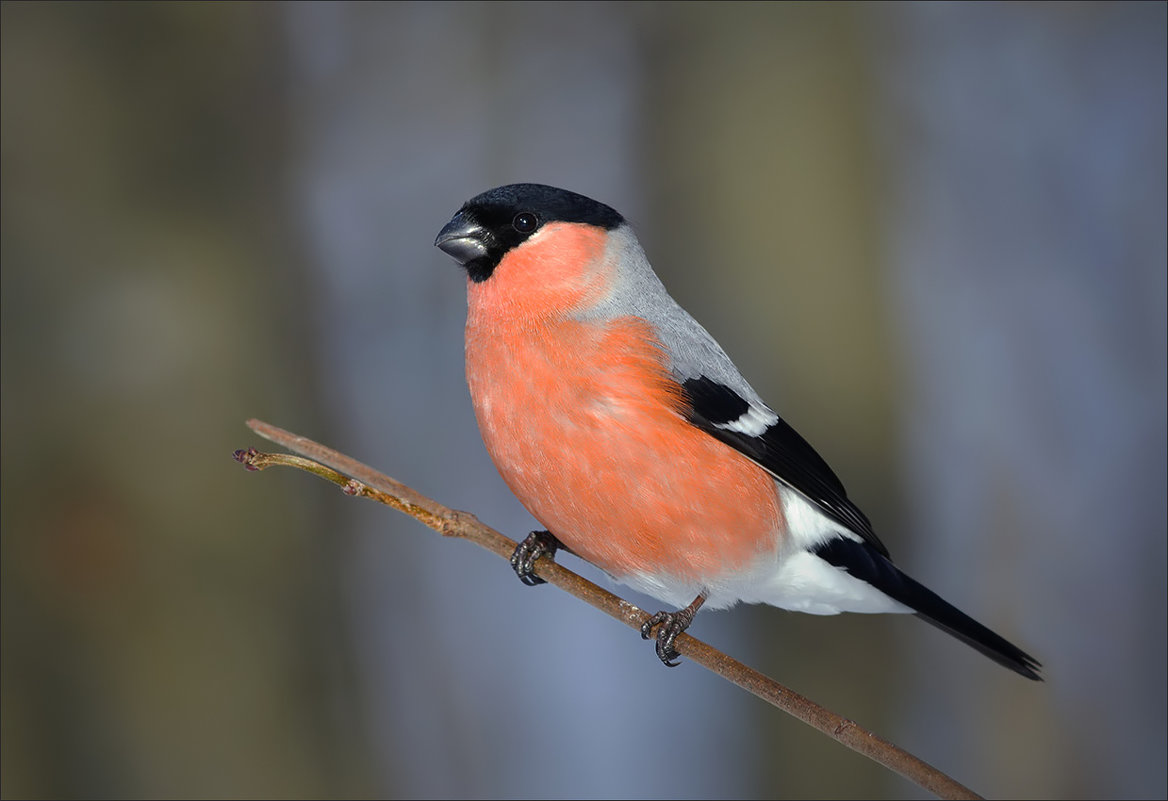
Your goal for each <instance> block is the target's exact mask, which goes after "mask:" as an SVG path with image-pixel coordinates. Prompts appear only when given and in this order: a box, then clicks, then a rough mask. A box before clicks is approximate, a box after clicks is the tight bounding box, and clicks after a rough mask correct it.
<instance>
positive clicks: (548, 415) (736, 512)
mask: <svg viewBox="0 0 1168 801" xmlns="http://www.w3.org/2000/svg"><path fill="white" fill-rule="evenodd" d="M662 363H663V359H662V354H661V351H660V348H659V346H658V345H657V344H656V343H655V342H654V341H653V338H652V333H651V331H650V329H649V328H648V326H647V325H646V324H645V323H644V322H643V321H640V320H638V319H636V318H631V317H626V318H620V319H618V320H615V321H611V320H610V321H604V322H595V323H593V322H581V321H576V320H563V319H561V320H556V321H554V322H551V323H545V322H540V323H531V322H526V323H517V322H513V321H510V320H509V321H506V322H504V323H502V324H501V323H500V322H499V321H498V319H497V318H496V319H479V316H478V315H476V313H475V309H474V308H473V304H472V308H471V313H470V315H469V316H468V319H467V329H466V374H467V383H468V384H469V386H470V393H471V398H472V400H473V402H474V407H475V414H476V416H477V418H478V423H479V428H480V430H481V431H482V435H483V440H484V442H485V443H486V446H487V450H488V452H489V453H490V454H491V458H492V459H493V460H494V462H495V465H496V466H497V467H498V469H499V472H500V473H501V474H502V476H503V479H504V480H505V481H506V482H507V485H508V486H509V487H510V488H511V490H512V492H514V493H515V495H516V496H517V497H518V498H519V500H520V501H521V502H522V503H523V505H524V506H526V507H527V509H528V510H529V511H530V512H531V513H532V514H533V515H534V516H535V517H536V519H538V520H539V521H540V523H542V524H543V525H544V526H546V527H547V528H548V529H549V530H550V531H551V532H552V533H553V534H555V535H556V536H557V537H558V538H559V539H560V540H561V541H562V542H563V543H564V544H565V545H567V546H568V547H569V548H570V549H571V550H572V551H574V552H575V553H576V554H577V555H579V556H580V557H582V558H584V559H586V560H588V561H589V562H591V563H593V564H595V565H596V566H598V567H600V568H601V569H603V570H605V571H606V572H608V573H609V574H611V575H613V576H615V577H617V578H620V577H622V576H628V575H631V574H636V573H640V574H645V575H651V576H659V577H662V578H673V579H677V580H680V581H684V582H687V583H699V584H700V583H704V582H708V581H713V580H716V579H718V578H719V577H722V576H727V575H729V574H731V573H732V572H734V571H737V570H740V569H743V568H745V567H746V566H748V565H749V564H750V563H751V562H752V561H753V560H755V559H756V558H757V557H760V556H763V555H764V554H768V553H773V552H774V551H775V550H776V548H777V547H778V542H779V537H780V534H779V532H780V531H781V530H782V525H783V520H782V512H781V506H780V501H779V497H778V493H777V490H776V488H775V484H774V481H773V479H772V478H771V477H770V476H769V475H768V474H767V473H766V472H765V471H763V470H762V469H761V468H759V467H758V466H757V465H755V464H754V463H752V462H751V461H750V460H748V459H747V458H746V457H744V456H742V455H741V454H739V453H737V452H736V451H734V450H733V449H731V448H729V447H727V446H726V445H724V444H722V443H721V442H719V441H718V440H716V439H714V438H713V437H711V436H709V435H708V434H705V433H704V432H702V431H701V430H699V429H697V428H695V427H694V426H692V425H690V424H689V423H688V422H686V420H685V419H684V417H683V416H682V412H681V398H680V394H679V388H678V387H677V385H676V383H674V382H673V381H671V380H670V378H669V376H668V374H667V373H666V371H665V370H664V368H663V366H662Z"/></svg>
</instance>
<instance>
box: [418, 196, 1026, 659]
mask: <svg viewBox="0 0 1168 801" xmlns="http://www.w3.org/2000/svg"><path fill="white" fill-rule="evenodd" d="M434 244H435V246H436V247H438V248H439V249H441V250H442V251H443V252H444V253H446V254H447V255H449V256H450V257H451V258H453V259H454V261H455V262H457V263H458V264H459V265H461V267H462V268H463V269H464V270H465V272H466V289H467V317H466V328H465V336H466V341H465V358H466V381H467V386H468V388H469V391H470V397H471V401H472V405H473V408H474V414H475V417H476V420H477V422H478V426H479V430H480V433H481V434H482V438H483V442H484V444H485V445H486V449H487V451H488V453H489V454H490V457H491V459H492V461H493V462H494V464H495V467H496V468H497V469H498V471H499V473H500V474H501V476H502V478H503V480H504V481H505V482H506V484H507V486H508V487H509V488H510V490H511V491H512V492H513V493H514V494H515V496H516V497H517V498H518V499H519V501H520V502H521V503H522V504H523V505H524V506H525V507H526V508H527V510H528V511H529V512H530V513H531V514H532V516H534V517H535V519H536V520H537V521H539V523H540V524H541V525H543V526H545V527H546V530H543V531H534V532H532V533H531V534H530V535H528V536H527V537H526V539H524V540H523V541H522V542H521V543H520V544H519V545H518V546H517V547H516V549H515V552H514V554H513V556H512V558H511V564H512V567H513V568H514V569H515V572H516V573H517V574H518V575H519V578H520V579H521V580H522V581H523V582H524V583H525V584H530V585H534V584H541V583H543V580H542V579H540V578H539V577H538V576H536V575H535V573H534V566H535V564H536V562H537V561H538V560H539V559H541V558H549V559H551V558H554V557H555V555H556V553H557V551H558V550H560V549H563V550H565V551H567V552H569V553H573V554H575V555H576V556H578V557H580V558H582V559H584V560H585V561H587V562H589V563H591V564H593V565H595V566H596V567H598V568H600V569H601V570H602V571H604V572H605V573H607V574H608V575H609V576H611V577H612V578H613V579H615V580H616V581H617V582H619V583H622V584H625V585H628V586H630V587H632V588H634V589H636V590H639V591H641V592H643V593H645V594H646V595H649V596H651V597H653V598H655V599H657V600H658V601H661V602H662V603H664V604H667V605H668V606H670V607H672V608H673V611H661V612H657V613H656V614H654V615H652V616H651V617H649V618H648V619H647V620H646V621H645V623H644V625H643V626H642V627H641V636H642V637H643V638H644V639H654V640H655V650H656V654H657V657H658V658H659V659H660V660H661V661H662V662H663V663H664V664H665V665H668V666H671V667H672V666H675V665H677V664H678V661H677V660H678V659H679V658H680V653H679V651H678V650H677V647H676V645H677V643H676V640H677V637H678V636H680V634H681V633H682V632H684V631H685V630H686V628H688V627H689V625H690V623H692V621H693V619H694V616H695V615H696V614H697V612H698V610H699V609H701V608H703V607H705V608H709V609H725V608H728V607H731V606H733V605H735V604H737V603H740V602H741V603H762V604H769V605H772V606H776V607H779V608H782V609H787V610H793V611H798V612H806V613H810V614H817V615H829V614H837V613H840V612H861V613H915V614H916V615H917V616H918V617H920V618H922V619H923V620H925V621H927V622H929V623H931V624H932V625H934V626H936V627H938V628H940V629H941V630H943V631H945V632H947V633H949V634H951V635H953V636H954V637H956V638H957V639H959V640H961V641H962V642H965V643H966V644H968V645H970V646H972V647H973V648H975V649H976V650H978V651H980V652H981V653H982V654H984V655H986V656H987V657H989V658H990V659H992V660H994V661H995V662H997V663H999V664H1001V665H1003V666H1005V667H1007V668H1009V669H1010V670H1013V671H1015V672H1016V673H1018V674H1020V675H1022V676H1025V677H1026V678H1028V679H1033V680H1039V681H1040V680H1042V677H1041V675H1040V673H1039V669H1040V668H1041V664H1040V663H1039V662H1038V661H1037V660H1036V659H1035V658H1034V657H1032V656H1030V655H1029V654H1027V653H1026V652H1024V651H1023V650H1021V649H1020V648H1018V647H1017V646H1016V645H1013V644H1012V643H1010V642H1008V641H1007V640H1006V639H1004V638H1003V637H1001V636H1000V635H998V634H996V633H994V632H993V631H991V630H990V629H988V628H987V627H986V626H984V625H982V624H981V623H978V622H977V621H975V620H974V619H973V618H971V617H969V616H968V615H966V614H965V613H964V612H961V611H960V610H958V609H957V608H956V607H954V606H953V605H951V604H950V603H948V602H947V601H945V600H943V599H942V598H941V597H940V596H939V595H937V594H936V593H934V592H933V591H932V590H929V589H928V588H926V587H925V586H924V585H922V584H920V583H918V582H917V581H915V580H914V579H912V578H910V577H909V576H908V575H906V574H905V573H904V572H902V571H901V570H900V569H899V568H898V567H897V566H896V565H895V564H894V563H893V561H892V559H891V557H890V556H889V553H888V549H887V548H886V547H885V546H884V544H883V543H882V542H881V541H880V539H879V538H878V537H877V536H876V534H875V532H874V531H873V529H872V525H871V523H870V522H869V520H868V518H867V517H866V516H865V515H864V513H863V512H862V511H861V510H860V509H859V508H858V507H857V506H856V505H855V504H854V503H853V502H852V501H851V500H850V499H849V498H848V496H847V493H846V492H845V490H844V486H843V484H842V483H841V482H840V480H839V478H838V477H837V476H836V474H835V473H834V472H833V471H832V469H831V468H830V467H829V466H828V464H827V463H826V462H825V461H824V460H823V458H822V457H821V456H820V455H819V454H818V453H817V452H816V451H815V449H814V448H813V447H812V446H811V445H810V444H809V443H808V442H807V441H806V440H805V439H804V438H803V437H802V436H800V435H799V434H798V433H797V432H796V431H795V429H794V428H792V427H791V426H790V425H789V424H788V423H787V422H786V421H785V420H783V418H782V417H780V416H779V415H778V414H777V413H776V412H775V411H774V410H772V408H771V407H770V406H768V405H767V404H766V403H765V402H764V401H763V400H762V398H761V397H759V395H758V393H757V392H755V390H754V389H753V388H752V387H751V385H750V384H749V383H747V381H746V379H745V378H743V376H742V375H741V373H740V372H739V370H738V368H737V367H735V365H734V362H733V361H731V359H730V357H729V356H727V355H726V352H725V351H724V350H723V349H722V347H721V346H720V345H718V343H717V342H716V341H715V340H714V338H713V337H712V336H711V335H710V334H709V333H708V332H707V331H706V329H705V328H703V327H702V326H701V324H700V323H698V322H697V321H696V320H695V319H694V318H693V317H692V316H690V314H689V313H688V312H686V311H685V310H684V309H683V308H682V307H681V306H680V305H679V304H678V303H677V302H676V301H675V300H674V299H673V298H672V297H671V296H670V295H669V293H668V291H667V290H666V288H665V286H664V285H663V284H662V282H661V280H660V279H659V278H658V276H657V274H656V273H655V272H654V270H653V268H652V266H651V265H650V263H649V260H648V258H647V257H646V255H645V252H644V250H643V249H642V247H641V245H640V243H639V242H638V240H637V237H636V234H635V233H634V231H633V229H632V227H631V226H630V224H629V223H628V221H626V219H625V218H624V217H623V216H622V215H621V214H620V213H619V212H617V211H616V210H614V209H613V208H612V207H610V206H608V205H605V204H604V203H601V202H598V201H596V200H593V199H591V198H588V197H585V196H584V195H581V194H577V193H575V192H571V191H568V190H565V189H560V188H556V187H553V186H548V185H544V184H534V183H517V184H509V185H506V186H499V187H496V188H494V189H490V190H488V191H485V192H483V193H481V194H479V195H477V196H475V197H473V198H471V199H470V200H468V201H466V202H465V203H464V204H463V205H462V207H461V208H460V209H459V210H458V211H457V212H456V213H455V214H454V216H453V217H452V218H451V220H450V222H448V223H447V224H446V225H445V226H444V227H443V228H442V229H441V231H440V232H439V233H438V236H437V238H436V239H435V242H434Z"/></svg>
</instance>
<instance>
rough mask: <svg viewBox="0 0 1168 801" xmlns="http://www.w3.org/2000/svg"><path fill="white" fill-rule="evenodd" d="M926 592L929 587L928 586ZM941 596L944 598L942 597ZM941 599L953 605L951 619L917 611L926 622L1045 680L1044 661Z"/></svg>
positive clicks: (1004, 664) (1032, 677) (1033, 678)
mask: <svg viewBox="0 0 1168 801" xmlns="http://www.w3.org/2000/svg"><path fill="white" fill-rule="evenodd" d="M910 580H911V579H910ZM926 592H929V591H928V590H926ZM937 600H940V599H939V598H938V599H937ZM941 603H943V604H945V605H946V606H947V607H949V610H946V611H948V612H949V613H948V614H945V615H944V618H945V620H946V621H947V622H942V621H941V620H939V619H938V618H936V617H933V616H932V615H930V614H927V613H925V612H917V617H919V618H920V619H921V620H923V621H925V622H926V623H929V624H931V625H933V626H936V627H937V628H939V629H941V631H944V632H946V633H948V634H951V635H953V636H954V637H956V638H957V639H959V640H961V641H962V642H963V643H965V644H966V645H968V646H970V647H971V648H974V649H976V650H977V651H980V652H981V653H983V654H985V655H986V656H988V657H989V658H990V659H992V660H994V661H995V662H997V663H998V664H999V665H1001V666H1002V667H1007V668H1009V669H1010V670H1012V671H1014V672H1015V673H1017V674H1018V675H1020V676H1025V677H1026V678H1028V679H1030V680H1031V681H1044V679H1043V677H1042V674H1041V673H1039V672H1038V671H1039V670H1040V669H1041V668H1042V663H1041V662H1039V661H1038V660H1037V659H1035V658H1034V657H1032V656H1031V655H1030V654H1028V653H1026V652H1025V651H1023V650H1022V649H1021V648H1019V647H1018V646H1016V645H1014V644H1013V643H1012V642H1010V641H1009V640H1007V639H1006V638H1005V637H1002V636H1000V635H998V634H995V633H994V632H992V631H990V630H989V629H988V628H986V627H985V626H983V625H982V624H980V623H978V622H977V621H976V620H974V619H973V618H971V617H969V615H966V614H965V613H964V612H962V611H960V610H958V609H956V608H954V607H953V606H950V605H949V604H947V603H945V601H941ZM950 610H951V611H950ZM953 613H956V614H955V615H954V614H953Z"/></svg>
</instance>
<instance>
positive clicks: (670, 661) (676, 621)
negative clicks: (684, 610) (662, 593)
mask: <svg viewBox="0 0 1168 801" xmlns="http://www.w3.org/2000/svg"><path fill="white" fill-rule="evenodd" d="M688 626H689V621H688V620H683V619H682V616H681V613H679V612H658V613H657V614H655V615H653V617H651V618H649V619H648V620H646V621H645V622H644V623H642V624H641V639H642V640H648V639H651V638H652V637H653V636H654V635H653V629H654V628H655V627H656V628H657V635H656V639H657V643H656V647H657V658H658V659H660V660H661V662H662V664H664V665H665V666H666V667H677V666H678V665H679V664H681V663H680V662H677V661H675V660H676V659H677V658H678V657H680V656H681V654H680V653H679V652H678V650H677V648H675V647H674V642H675V641H676V640H677V635H679V634H681V633H682V632H683V631H685V630H686V627H688Z"/></svg>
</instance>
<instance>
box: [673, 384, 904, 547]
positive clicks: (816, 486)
mask: <svg viewBox="0 0 1168 801" xmlns="http://www.w3.org/2000/svg"><path fill="white" fill-rule="evenodd" d="M681 386H682V389H683V390H684V391H685V397H686V402H687V403H688V405H689V408H688V410H687V411H688V419H689V421H690V422H691V423H693V424H694V425H695V426H697V427H698V428H700V429H702V430H703V431H705V432H706V433H708V434H710V435H712V436H714V437H717V438H718V439H720V440H721V441H722V442H725V443H726V444H727V445H729V446H731V447H732V448H734V449H735V450H737V451H739V452H741V453H742V454H743V455H745V456H747V457H749V458H750V459H752V460H754V461H755V462H756V463H758V465H759V466H760V467H762V468H763V469H764V470H766V471H767V472H768V473H770V474H771V475H772V476H774V477H775V478H776V479H778V480H779V481H781V482H783V483H784V484H786V485H787V486H789V487H790V488H791V489H793V490H795V491H796V492H798V493H799V494H801V495H802V496H803V497H805V498H806V499H807V500H809V501H810V502H811V503H813V504H815V505H816V506H817V507H819V509H820V510H821V511H822V512H823V513H824V514H825V515H827V516H828V517H830V518H831V519H832V520H834V521H835V522H837V523H839V524H840V525H841V526H843V527H844V528H846V529H848V530H849V531H854V532H855V533H856V534H858V535H859V536H861V537H863V538H864V540H865V541H866V542H867V543H869V544H870V545H871V546H872V547H873V548H875V549H876V550H877V552H879V553H880V554H881V555H883V556H888V549H887V548H885V547H884V543H882V542H881V541H880V538H879V537H877V536H876V533H875V532H874V531H872V524H871V523H870V522H868V518H867V517H866V516H865V515H864V513H863V512H861V511H860V510H859V508H858V507H857V506H856V505H855V504H854V503H852V502H851V501H850V500H848V495H847V493H846V492H845V491H844V485H843V483H842V482H841V481H840V480H839V478H838V477H837V476H836V474H835V473H833V472H832V470H831V468H830V467H828V466H827V462H825V461H823V457H821V456H820V455H819V454H818V453H816V452H815V449H814V448H812V447H811V445H810V444H808V442H807V440H805V439H803V437H801V436H799V433H798V432H797V431H795V429H793V428H791V426H789V425H787V423H786V422H784V421H783V419H782V418H780V419H779V420H778V421H777V422H776V423H774V424H773V425H771V426H770V427H769V428H768V429H767V430H766V431H765V432H764V433H763V434H762V435H761V436H757V437H753V436H751V435H749V434H744V433H742V432H741V431H730V430H727V429H725V428H719V427H718V426H719V425H724V424H726V423H731V422H733V421H735V420H737V419H739V418H740V417H741V416H742V415H743V414H744V413H745V412H746V411H747V410H748V409H749V408H750V404H748V403H747V402H746V400H744V399H743V398H742V396H741V395H739V394H738V393H737V392H735V391H734V390H732V389H730V387H728V386H726V385H725V384H719V383H718V382H717V381H713V380H711V379H709V378H706V377H705V376H702V377H700V378H689V379H686V380H684V381H682V383H681Z"/></svg>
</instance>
